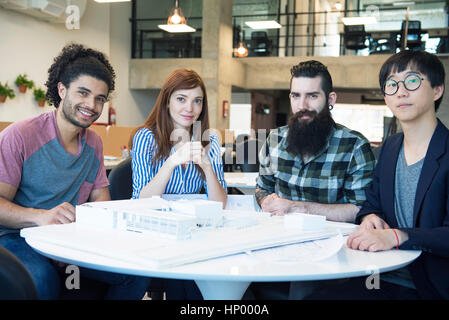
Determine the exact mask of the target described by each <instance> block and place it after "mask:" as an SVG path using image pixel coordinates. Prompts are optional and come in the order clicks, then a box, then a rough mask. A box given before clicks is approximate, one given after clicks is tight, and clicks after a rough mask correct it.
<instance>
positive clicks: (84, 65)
mask: <svg viewBox="0 0 449 320" xmlns="http://www.w3.org/2000/svg"><path fill="white" fill-rule="evenodd" d="M80 75H88V76H91V77H94V78H96V79H98V80H102V81H104V82H105V83H106V85H107V86H108V94H109V93H110V92H111V91H113V90H114V88H115V72H114V69H113V68H112V66H111V65H110V63H109V61H108V60H107V59H106V57H105V55H104V54H103V53H101V52H99V51H97V50H94V49H90V48H86V47H84V46H83V45H81V44H76V43H71V44H69V45H66V46H65V47H64V48H63V49H62V52H61V53H60V54H59V56H57V57H56V58H55V59H54V62H53V64H52V65H51V67H50V68H49V69H48V80H47V82H46V83H45V85H46V86H47V100H49V101H50V103H51V104H53V105H54V106H55V107H56V108H58V107H59V103H60V102H61V97H60V96H59V93H58V82H62V83H63V84H64V86H66V87H67V88H68V87H69V86H70V83H72V82H73V81H75V80H76V79H78V77H79V76H80Z"/></svg>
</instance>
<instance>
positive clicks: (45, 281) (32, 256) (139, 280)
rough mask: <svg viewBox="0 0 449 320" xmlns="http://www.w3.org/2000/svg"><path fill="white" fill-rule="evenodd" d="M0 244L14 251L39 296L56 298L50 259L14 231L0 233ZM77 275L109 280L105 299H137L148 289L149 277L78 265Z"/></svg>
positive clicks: (56, 283) (55, 275)
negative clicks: (0, 234)
mask: <svg viewBox="0 0 449 320" xmlns="http://www.w3.org/2000/svg"><path fill="white" fill-rule="evenodd" d="M0 245H2V246H4V247H5V248H6V249H8V250H9V251H10V252H11V253H12V254H14V255H15V256H16V257H17V258H18V259H19V260H20V261H22V263H23V264H24V265H25V267H26V268H27V270H28V272H29V273H30V274H31V277H32V278H33V281H34V284H35V286H36V288H37V292H38V296H39V299H43V300H49V299H58V298H59V295H60V286H61V279H60V278H59V272H58V269H57V268H58V267H56V266H55V264H54V263H53V262H52V260H50V259H48V258H46V257H44V256H42V255H40V254H39V253H37V252H36V251H34V250H33V248H31V247H30V246H29V245H28V244H27V243H26V241H25V239H24V238H22V237H21V236H20V235H19V234H18V233H12V234H5V235H2V236H0ZM80 276H82V277H86V278H90V279H95V280H99V281H102V282H104V283H106V284H109V285H110V286H109V290H108V292H107V294H106V297H105V299H111V300H118V299H123V300H138V299H142V298H143V296H144V295H145V292H146V290H147V289H148V286H149V283H150V279H149V278H146V277H135V276H128V275H124V274H118V273H112V272H103V271H96V270H92V269H87V268H80Z"/></svg>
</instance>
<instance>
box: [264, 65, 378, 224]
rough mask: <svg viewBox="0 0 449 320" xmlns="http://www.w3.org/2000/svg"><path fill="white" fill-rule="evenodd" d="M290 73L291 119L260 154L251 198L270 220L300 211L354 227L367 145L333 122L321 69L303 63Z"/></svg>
mask: <svg viewBox="0 0 449 320" xmlns="http://www.w3.org/2000/svg"><path fill="white" fill-rule="evenodd" d="M291 74H292V77H291V80H290V95H289V96H290V104H291V110H292V115H291V117H290V119H289V121H288V125H287V126H284V127H281V128H279V129H277V130H274V131H272V132H271V133H270V135H269V136H268V138H267V141H266V143H265V145H264V146H263V147H262V149H261V151H260V154H259V158H260V174H259V177H258V179H257V189H256V192H255V196H256V199H257V201H258V203H259V205H260V206H261V208H262V210H263V211H266V212H271V213H272V214H274V215H284V214H287V213H290V212H302V213H309V214H317V215H324V216H326V217H327V219H328V220H333V221H344V222H354V219H355V215H356V214H357V212H358V211H359V208H360V207H361V205H362V204H363V202H364V201H365V198H366V197H365V189H366V188H367V186H368V185H369V184H370V183H371V176H372V172H373V170H374V165H375V159H374V156H373V153H372V151H371V148H370V144H369V141H368V140H367V139H366V138H365V137H364V136H363V135H362V134H361V133H359V132H356V131H354V130H350V129H348V128H346V127H344V126H342V125H340V124H337V123H335V122H334V120H333V119H332V115H331V112H330V110H331V109H332V108H333V105H334V104H335V102H336V100H337V95H336V93H335V92H334V91H333V88H332V79H331V76H330V74H329V72H328V70H327V68H326V66H324V65H323V64H321V63H320V62H318V61H314V60H311V61H305V62H301V63H299V64H298V65H296V66H294V67H293V68H292V69H291Z"/></svg>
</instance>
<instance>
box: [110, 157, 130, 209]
mask: <svg viewBox="0 0 449 320" xmlns="http://www.w3.org/2000/svg"><path fill="white" fill-rule="evenodd" d="M108 179H109V193H110V194H111V200H126V199H131V197H132V194H133V179H132V169H131V158H128V159H126V160H123V161H122V162H120V163H119V164H118V165H117V166H116V167H115V168H113V169H112V170H111V172H110V173H109V176H108Z"/></svg>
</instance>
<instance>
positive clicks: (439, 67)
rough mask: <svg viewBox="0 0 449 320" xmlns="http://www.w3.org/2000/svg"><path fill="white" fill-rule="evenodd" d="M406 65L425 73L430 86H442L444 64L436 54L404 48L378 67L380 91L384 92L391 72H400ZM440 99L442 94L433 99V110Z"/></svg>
mask: <svg viewBox="0 0 449 320" xmlns="http://www.w3.org/2000/svg"><path fill="white" fill-rule="evenodd" d="M408 67H413V68H416V69H417V70H416V71H419V72H420V73H422V74H423V75H425V76H426V77H427V79H429V81H430V86H431V87H432V88H435V87H436V86H441V85H443V86H444V78H445V72H444V66H443V64H442V63H441V61H440V59H438V57H437V56H436V55H434V54H431V53H429V52H426V51H422V50H417V51H412V50H404V51H401V52H398V53H396V54H394V55H392V56H391V57H390V58H388V59H387V61H385V62H384V64H383V65H382V68H380V72H379V84H380V89H381V90H382V92H383V93H384V88H385V82H386V81H387V77H388V76H389V75H390V74H391V73H393V72H398V73H399V72H402V71H404V70H406V69H407V68H408ZM443 94H444V92H443ZM384 95H385V93H384ZM442 100H443V95H441V97H440V98H439V99H438V100H436V101H435V112H436V111H437V110H438V108H439V106H440V104H441V101H442Z"/></svg>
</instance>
